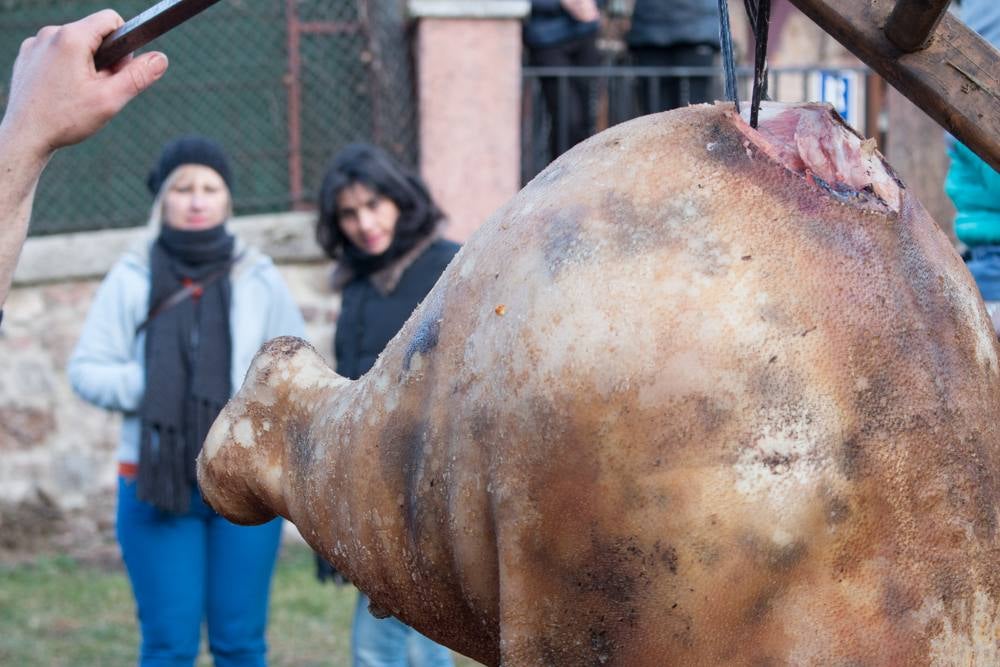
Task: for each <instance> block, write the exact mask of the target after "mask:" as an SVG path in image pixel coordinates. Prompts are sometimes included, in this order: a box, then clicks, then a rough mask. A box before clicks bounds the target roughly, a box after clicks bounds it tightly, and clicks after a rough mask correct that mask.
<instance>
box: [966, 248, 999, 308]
mask: <svg viewBox="0 0 1000 667" xmlns="http://www.w3.org/2000/svg"><path fill="white" fill-rule="evenodd" d="M969 254H970V255H971V256H972V257H971V259H969V261H968V262H966V263H965V265H966V266H967V267H968V268H969V273H971V274H972V277H973V278H974V279H975V280H976V285H977V286H978V287H979V292H980V294H982V295H983V301H1000V245H980V246H972V247H971V248H969Z"/></svg>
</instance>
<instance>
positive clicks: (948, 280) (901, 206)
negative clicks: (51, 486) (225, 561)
mask: <svg viewBox="0 0 1000 667" xmlns="http://www.w3.org/2000/svg"><path fill="white" fill-rule="evenodd" d="M998 397H1000V382H998V365H997V346H996V344H995V337H994V334H993V331H992V328H991V325H990V321H989V320H988V318H987V315H986V312H985V310H984V308H983V304H982V302H981V301H980V299H979V297H978V296H977V291H976V288H975V286H974V284H973V282H972V280H971V278H970V276H969V274H968V273H967V272H966V270H965V268H964V267H963V265H962V262H961V260H960V259H959V257H958V255H957V254H956V253H955V251H954V250H953V249H952V247H951V245H950V244H949V241H948V239H947V238H946V236H945V235H944V234H943V233H942V232H941V231H940V230H939V229H938V227H937V226H936V225H935V223H934V221H933V220H931V218H930V217H929V216H928V215H927V213H926V212H925V211H924V209H923V208H922V207H921V206H920V204H918V203H917V202H916V201H915V200H914V198H913V196H912V194H911V193H910V192H909V191H908V190H907V189H906V188H905V186H904V185H902V184H901V183H900V182H899V181H898V180H897V178H896V177H895V176H894V175H893V173H892V171H891V170H890V168H889V167H888V166H887V165H886V164H885V163H884V161H883V160H882V157H881V156H880V155H879V154H878V152H877V151H875V150H874V147H873V146H871V145H870V143H869V142H864V141H862V140H861V139H860V138H859V137H857V136H856V135H855V134H854V133H853V132H851V131H850V130H849V129H847V128H846V127H845V126H844V125H843V124H842V123H841V122H840V121H839V119H838V118H836V116H835V114H833V112H832V111H831V110H829V108H827V107H820V106H799V107H783V106H777V105H773V106H767V107H765V109H764V114H763V119H762V121H761V126H760V131H759V132H758V131H755V130H752V129H751V128H750V127H749V126H748V125H747V124H746V123H745V122H744V121H743V120H742V119H741V118H740V117H739V116H737V115H736V114H735V113H734V112H733V111H732V106H731V105H723V104H718V105H714V106H708V105H704V106H697V107H689V108H687V109H684V110H679V111H674V112H671V113H668V114H663V115H655V116H649V117H646V118H642V119H639V120H636V121H633V122H630V123H626V124H624V125H621V126H618V127H615V128H612V129H610V130H608V131H606V132H604V133H602V134H600V135H598V136H596V137H594V138H592V139H590V140H589V141H587V142H585V143H583V144H581V145H580V146H578V147H576V148H575V149H573V150H572V151H570V152H569V153H568V154H566V155H565V156H563V157H562V158H560V159H559V160H557V161H556V162H554V163H553V164H552V165H551V166H550V167H549V168H548V169H546V170H545V171H544V172H543V173H542V174H540V175H539V176H538V177H537V178H536V179H535V180H534V181H532V182H531V183H530V184H529V185H528V186H527V187H525V189H524V190H523V191H522V192H521V193H520V194H519V195H517V196H516V197H515V198H514V199H513V200H512V201H511V202H510V203H509V204H508V205H507V206H505V207H504V208H503V209H501V210H500V211H499V212H498V213H497V214H496V215H494V216H493V218H492V219H491V220H490V221H489V222H488V223H487V224H486V225H485V226H484V227H483V228H482V229H481V230H480V231H478V232H477V233H476V234H475V236H474V237H473V238H472V239H471V240H470V241H469V243H468V244H467V245H466V247H465V248H464V249H463V250H462V252H461V253H460V254H459V255H458V256H457V257H456V259H455V260H454V261H453V262H452V264H451V266H450V267H449V268H448V270H447V271H446V272H445V274H444V275H443V277H442V278H441V280H440V282H439V283H438V284H437V286H436V287H435V288H434V290H433V291H432V292H431V293H430V295H429V296H428V297H427V299H426V300H425V302H424V303H423V304H422V305H421V306H420V307H419V308H418V309H417V311H416V312H415V313H414V314H413V316H412V317H411V318H410V320H409V322H408V323H407V324H406V326H405V327H404V328H403V330H402V331H401V332H400V334H399V335H398V336H397V337H396V338H395V339H394V340H393V341H392V343H391V344H390V345H389V346H388V348H387V349H386V350H385V352H384V353H383V355H382V356H381V358H380V359H379V360H378V362H377V363H376V365H375V367H374V368H373V369H372V370H371V372H369V373H368V374H367V375H366V376H364V377H363V378H361V379H360V380H358V381H356V382H350V381H348V380H346V379H343V378H341V377H339V376H337V375H336V374H335V373H334V372H333V371H331V370H330V369H329V368H328V367H327V366H326V365H325V364H324V363H323V361H322V360H321V359H320V357H319V356H318V355H317V354H316V353H315V352H314V351H313V350H312V349H311V348H310V347H309V346H308V345H307V344H305V343H303V342H302V341H299V340H296V339H288V338H283V339H277V340H275V341H273V342H271V343H270V344H269V345H268V346H266V347H265V348H264V349H263V350H262V351H261V352H260V354H259V356H258V358H257V360H256V361H255V363H254V365H253V368H252V369H251V371H250V373H249V375H248V377H247V380H246V383H245V385H244V386H243V388H242V389H241V391H240V392H239V394H238V395H237V396H236V398H234V399H233V400H232V402H231V403H230V404H229V406H228V407H227V408H226V409H225V411H224V412H223V414H222V415H221V416H220V418H219V420H218V421H217V423H216V425H215V427H214V428H213V430H212V432H211V434H210V436H209V438H208V440H207V442H206V444H205V448H204V450H203V452H202V455H201V458H200V460H199V476H200V480H201V484H202V489H203V491H204V493H205V496H206V498H207V499H208V500H209V502H210V503H211V504H212V505H213V506H214V507H215V508H217V509H218V510H219V511H220V512H222V513H223V514H225V515H226V516H228V517H230V518H232V519H233V520H235V521H237V522H244V523H255V522H259V521H264V520H266V519H268V518H270V517H272V516H273V515H274V514H276V513H277V514H280V515H282V516H285V517H287V518H289V519H290V520H292V521H293V522H295V524H296V525H297V526H298V528H299V530H300V531H301V532H302V534H303V535H304V536H305V538H306V539H307V540H308V542H309V543H310V544H311V545H312V546H313V547H315V548H316V549H318V550H319V551H321V552H322V553H323V554H324V555H325V556H326V557H327V558H329V559H330V560H331V561H332V562H333V563H334V564H335V565H336V566H337V568H339V569H340V570H342V571H343V572H345V573H346V574H347V576H348V577H350V579H351V580H352V581H354V582H355V583H356V584H357V585H358V586H359V587H360V588H361V589H362V590H364V591H365V592H367V593H368V594H369V595H370V596H371V599H372V600H373V605H377V607H379V608H381V609H383V610H385V611H386V612H387V613H391V614H394V615H395V616H397V617H399V618H400V619H402V620H404V621H405V622H407V623H409V624H411V625H413V626H414V627H416V628H417V629H419V630H420V631H421V632H424V633H426V634H427V635H429V636H431V637H433V638H434V639H437V640H439V641H441V642H443V643H445V644H447V645H448V646H450V647H453V648H454V649H456V650H458V651H460V652H462V653H464V654H467V655H469V656H472V657H474V658H476V659H477V660H480V661H482V662H484V663H486V664H488V665H497V664H503V665H510V666H519V665H627V666H630V667H631V666H636V665H656V666H660V665H722V664H725V665H747V666H750V665H824V666H826V665H845V666H846V665H952V664H961V665H984V666H985V665H996V664H1000V651H998V636H1000V623H998V603H1000V582H998V577H1000V561H998V546H1000V539H998V535H997V502H998V492H1000V489H998V479H1000V477H998V473H1000V469H998V465H1000V452H998V449H997V443H998V437H997V436H998V432H997V427H996V422H997V407H998Z"/></svg>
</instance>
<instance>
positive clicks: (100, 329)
mask: <svg viewBox="0 0 1000 667" xmlns="http://www.w3.org/2000/svg"><path fill="white" fill-rule="evenodd" d="M150 244H151V241H148V240H147V241H145V242H143V243H142V244H140V245H138V246H137V247H136V248H134V249H133V250H131V251H129V252H127V253H126V254H125V255H124V256H122V258H121V259H119V260H118V262H117V263H116V264H115V265H114V267H112V269H111V271H110V272H109V273H108V275H107V276H106V277H105V278H104V282H102V283H101V286H100V288H98V290H97V295H96V296H95V297H94V302H93V304H91V306H90V312H89V313H88V314H87V319H86V321H85V322H84V325H83V332H82V333H81V334H80V340H79V341H78V342H77V344H76V348H75V349H74V350H73V354H72V356H71V357H70V360H69V368H68V374H69V381H70V384H71V385H72V386H73V389H74V390H75V391H76V393H77V394H79V395H80V397H81V398H83V399H84V400H85V401H87V402H89V403H93V404H94V405H96V406H99V407H102V408H106V409H108V410H116V411H119V412H122V413H124V420H123V422H122V432H121V439H120V441H119V445H118V460H119V461H122V462H126V463H135V462H137V461H138V459H139V418H138V415H136V410H138V408H139V405H140V403H141V402H142V397H143V393H144V391H145V368H144V361H145V340H146V336H145V334H143V333H140V334H138V335H137V334H136V333H135V330H136V327H138V326H139V324H140V323H141V322H142V321H143V320H144V319H146V315H147V313H148V310H149V247H150ZM236 252H237V253H243V257H242V258H241V259H240V260H238V261H237V262H236V264H235V265H234V266H233V268H232V271H231V272H230V278H231V281H232V306H231V311H230V316H229V327H230V330H231V332H232V343H233V346H232V364H231V381H230V384H231V386H232V390H233V392H234V393H235V392H236V390H238V389H239V388H240V385H242V384H243V378H244V377H245V376H246V372H247V370H248V369H249V368H250V362H251V361H253V357H254V355H255V354H256V353H257V350H258V349H259V348H260V346H261V345H263V344H264V343H265V342H267V341H268V340H270V339H272V338H274V337H276V336H285V335H287V336H300V337H301V336H304V335H305V324H304V322H303V320H302V314H301V313H300V311H299V308H298V306H297V305H296V304H295V302H294V301H293V299H292V295H291V294H290V293H289V291H288V288H287V287H286V286H285V283H284V281H283V280H282V279H281V275H280V274H279V273H278V270H277V268H275V266H274V264H273V263H272V262H271V258H269V257H268V256H266V255H264V254H263V253H261V252H260V251H258V250H256V249H254V248H249V247H246V246H243V245H242V244H240V243H239V242H237V248H236Z"/></svg>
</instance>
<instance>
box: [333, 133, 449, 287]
mask: <svg viewBox="0 0 1000 667" xmlns="http://www.w3.org/2000/svg"><path fill="white" fill-rule="evenodd" d="M355 183H358V184H361V185H364V186H365V187H367V188H369V189H370V190H371V191H372V192H374V193H376V194H377V195H380V196H382V197H387V198H389V199H391V200H392V202H393V203H394V204H395V205H396V207H397V208H398V209H399V218H398V219H397V220H396V228H395V231H394V234H393V239H392V244H391V245H390V246H389V248H388V250H386V251H385V252H384V253H382V254H381V255H378V256H377V257H371V256H365V255H364V253H363V252H362V251H361V250H360V249H359V248H356V247H355V246H354V244H352V243H351V242H350V240H348V238H347V237H346V236H344V233H343V232H342V231H341V229H340V220H339V219H338V215H337V198H338V197H339V196H340V193H341V192H343V191H344V190H345V189H346V188H348V187H350V186H351V185H353V184H355ZM442 218H444V213H442V212H441V209H440V208H438V206H437V204H435V203H434V200H433V199H431V195H430V192H429V191H428V189H427V186H426V185H425V184H424V182H423V180H421V178H420V177H419V176H417V175H416V174H415V173H413V172H411V171H410V170H409V169H406V168H405V167H403V166H402V165H400V164H399V162H397V161H396V160H394V159H393V158H391V157H390V156H389V155H388V153H386V152H385V151H383V150H382V149H380V148H376V147H375V146H372V145H370V144H360V143H358V144H350V145H349V146H347V147H345V148H344V149H342V150H341V151H340V152H339V153H337V154H336V155H335V156H334V157H333V160H332V161H331V163H330V166H329V167H328V168H327V171H326V176H324V177H323V184H322V185H321V186H320V189H319V220H318V221H317V223H316V240H317V241H318V242H319V245H320V247H322V248H323V251H324V252H325V253H326V254H327V256H328V257H330V259H333V260H340V259H346V260H347V261H348V262H350V263H351V264H353V265H355V266H356V267H357V268H361V269H368V270H376V269H377V268H380V267H381V266H385V265H387V264H389V263H391V262H392V260H394V259H396V258H397V257H400V256H402V255H403V254H405V253H406V251H408V250H409V249H410V248H412V247H413V246H414V245H415V244H416V243H417V242H419V241H420V240H421V239H423V238H426V237H427V236H429V235H430V234H431V233H433V231H434V229H435V228H436V227H437V225H438V222H439V221H440V220H441V219H442ZM366 265H367V266H366Z"/></svg>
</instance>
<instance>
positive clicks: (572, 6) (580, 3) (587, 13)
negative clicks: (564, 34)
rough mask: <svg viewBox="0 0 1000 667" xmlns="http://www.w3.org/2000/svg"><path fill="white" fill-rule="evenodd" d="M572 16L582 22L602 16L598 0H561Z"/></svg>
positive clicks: (588, 21)
mask: <svg viewBox="0 0 1000 667" xmlns="http://www.w3.org/2000/svg"><path fill="white" fill-rule="evenodd" d="M560 3H561V4H562V6H563V9H565V10H566V11H567V12H568V13H569V15H570V16H572V17H573V18H575V19H576V20H577V21H580V22H581V23H590V22H591V21H596V20H597V19H599V18H600V17H601V13H600V11H599V10H598V9H597V2H596V0H560Z"/></svg>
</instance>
